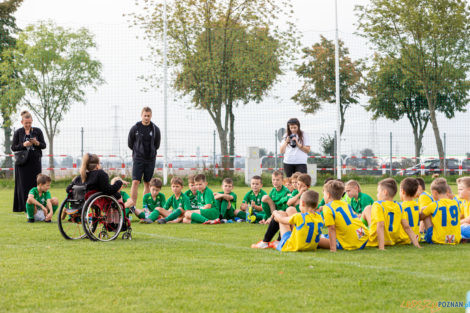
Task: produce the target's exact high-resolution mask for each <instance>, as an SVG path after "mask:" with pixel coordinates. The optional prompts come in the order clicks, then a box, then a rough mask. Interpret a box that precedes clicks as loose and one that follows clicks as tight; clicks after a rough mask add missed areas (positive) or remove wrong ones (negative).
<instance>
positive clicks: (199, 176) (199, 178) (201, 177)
mask: <svg viewBox="0 0 470 313" xmlns="http://www.w3.org/2000/svg"><path fill="white" fill-rule="evenodd" d="M194 181H195V182H198V181H202V182H205V181H206V175H204V174H197V175H196V176H194Z"/></svg>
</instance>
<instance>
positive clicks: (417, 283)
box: [0, 186, 470, 313]
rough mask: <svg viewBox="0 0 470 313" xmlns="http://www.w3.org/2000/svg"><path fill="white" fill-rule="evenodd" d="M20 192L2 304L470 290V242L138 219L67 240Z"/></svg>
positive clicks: (333, 308) (375, 306)
mask: <svg viewBox="0 0 470 313" xmlns="http://www.w3.org/2000/svg"><path fill="white" fill-rule="evenodd" d="M454 187H455V186H454ZM211 188H212V189H213V190H214V191H215V190H218V189H219V188H218V187H215V186H214V187H211ZM265 189H266V190H268V189H269V188H265ZM315 189H316V190H317V191H319V190H320V188H319V187H316V188H315ZM363 189H364V191H365V192H367V193H369V194H371V195H372V196H373V197H374V198H375V195H376V192H375V186H365V187H364V188H363ZM454 189H455V188H454ZM246 191H248V188H236V190H235V192H236V193H237V195H238V197H239V198H242V197H243V195H244V194H245V192H246ZM51 192H52V194H53V196H58V197H60V198H61V199H63V197H64V191H63V190H62V189H60V190H59V189H52V190H51ZM163 192H164V193H165V194H166V195H167V196H168V195H169V192H170V190H169V188H165V189H163ZM12 198H13V191H12V190H11V189H1V190H0V220H1V225H2V228H1V230H2V231H1V233H0V280H1V284H0V294H1V297H0V312H90V313H91V312H191V313H192V312H438V311H439V312H464V309H462V308H459V309H448V308H440V307H434V309H432V308H430V306H429V307H428V308H424V309H423V308H422V307H414V308H406V304H407V301H410V303H411V301H413V300H417V301H424V300H430V301H432V303H434V305H437V301H464V300H465V295H466V293H467V291H468V290H470V283H469V281H470V270H469V268H470V262H469V258H470V244H466V245H458V246H455V247H446V246H437V245H423V248H422V249H416V248H414V247H411V246H400V247H391V248H388V249H387V250H386V251H378V250H377V249H372V248H367V249H365V250H363V251H354V252H338V253H335V254H333V253H330V252H329V251H322V250H319V251H317V252H312V253H279V252H277V251H274V250H269V251H265V250H264V251H258V250H253V249H251V248H250V244H251V243H254V242H256V241H258V240H259V239H261V238H262V235H263V234H264V232H265V229H266V226H265V225H248V224H225V225H182V224H176V225H175V224H173V225H172V224H166V225H158V224H152V225H143V224H139V223H136V222H135V219H134V223H133V225H132V226H133V229H134V231H133V240H132V241H124V240H121V239H118V240H116V241H114V242H110V243H100V242H90V241H89V240H81V241H74V242H71V241H66V240H64V239H63V238H62V237H61V235H60V233H59V230H58V228H57V223H52V224H44V223H34V224H27V223H26V222H25V221H26V218H25V215H24V214H17V213H12V212H11V207H12V202H13V200H12Z"/></svg>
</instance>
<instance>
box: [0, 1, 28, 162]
mask: <svg viewBox="0 0 470 313" xmlns="http://www.w3.org/2000/svg"><path fill="white" fill-rule="evenodd" d="M21 2H23V0H9V1H3V2H2V3H0V114H1V116H2V125H1V127H2V129H3V135H4V137H5V141H4V152H5V154H6V155H8V154H11V133H12V129H11V125H12V122H11V116H12V115H13V114H14V113H15V112H16V105H17V104H18V102H19V101H20V99H21V98H22V96H23V92H22V91H21V88H18V86H15V84H16V80H15V77H16V75H17V73H16V72H15V71H14V70H13V68H12V64H11V58H10V54H9V53H8V52H7V50H8V49H11V48H13V47H14V46H15V43H16V40H15V37H14V34H15V33H17V32H18V27H17V26H16V19H15V17H14V16H13V13H14V12H15V11H16V10H17V9H18V7H19V5H20V4H21ZM12 164H13V162H12V159H11V158H6V159H5V162H4V164H3V166H2V167H12Z"/></svg>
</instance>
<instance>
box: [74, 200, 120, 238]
mask: <svg viewBox="0 0 470 313" xmlns="http://www.w3.org/2000/svg"><path fill="white" fill-rule="evenodd" d="M81 218H82V221H83V230H84V231H85V233H86V234H87V236H88V238H90V239H91V240H93V241H112V240H114V239H116V238H117V237H118V236H119V233H120V232H121V229H122V225H123V222H124V213H123V210H122V208H121V206H120V205H119V202H118V201H117V200H116V199H115V198H114V197H111V196H107V195H104V194H102V193H101V192H99V193H95V194H93V195H92V196H91V197H90V198H88V200H87V201H86V202H85V204H84V206H83V210H82V215H81Z"/></svg>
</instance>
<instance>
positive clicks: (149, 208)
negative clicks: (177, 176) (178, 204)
mask: <svg viewBox="0 0 470 313" xmlns="http://www.w3.org/2000/svg"><path fill="white" fill-rule="evenodd" d="M162 185H163V183H162V181H161V180H160V179H158V178H152V179H151V180H150V193H148V194H146V195H144V199H143V201H142V202H143V207H144V208H143V209H142V210H141V209H135V215H136V216H137V217H138V218H140V219H141V222H142V223H144V220H145V219H148V218H149V216H150V214H151V213H152V212H153V211H154V210H156V209H158V208H161V207H163V206H164V205H165V195H164V194H163V193H161V192H160V190H161V189H162ZM157 212H158V210H157Z"/></svg>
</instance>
